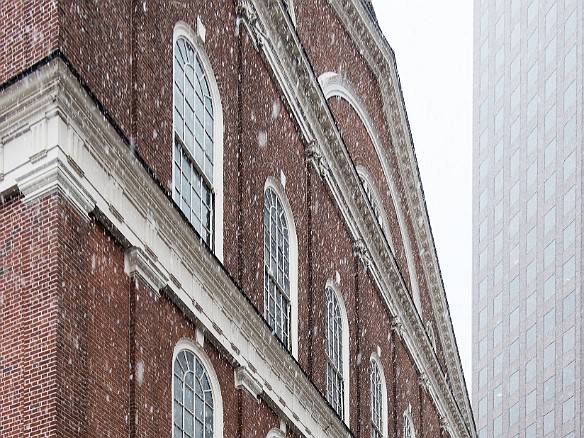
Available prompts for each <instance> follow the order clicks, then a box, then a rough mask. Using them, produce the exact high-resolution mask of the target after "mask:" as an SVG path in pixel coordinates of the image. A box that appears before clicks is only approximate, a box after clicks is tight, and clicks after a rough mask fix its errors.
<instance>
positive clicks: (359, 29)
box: [329, 0, 475, 434]
mask: <svg viewBox="0 0 584 438" xmlns="http://www.w3.org/2000/svg"><path fill="white" fill-rule="evenodd" d="M329 3H330V4H331V5H332V7H333V8H334V9H335V12H336V13H337V15H338V16H339V18H340V20H341V22H342V23H343V25H344V26H345V28H346V29H347V32H348V33H349V35H351V37H352V38H353V40H354V41H356V43H357V45H358V47H359V49H360V53H361V54H362V55H363V57H364V58H365V59H366V61H367V62H368V64H369V67H370V68H371V70H372V71H373V73H374V74H375V76H376V78H377V80H378V84H379V86H380V89H381V93H382V96H383V102H384V110H385V115H386V119H387V125H388V126H389V128H390V130H391V136H392V139H393V145H394V147H395V149H396V152H397V157H398V163H399V168H400V174H401V176H402V179H403V180H404V182H405V185H406V189H405V191H406V193H407V197H406V200H407V203H408V209H409V211H410V212H412V213H413V215H414V220H413V223H414V231H415V235H416V240H417V242H418V247H419V248H421V249H422V256H423V257H422V260H423V266H424V275H425V276H426V280H427V283H428V284H429V286H430V292H431V293H430V297H431V300H432V307H433V309H434V315H435V318H436V320H437V324H438V325H439V328H440V329H439V330H438V332H439V336H440V338H441V344H442V347H443V350H444V352H445V357H446V362H447V369H448V371H449V374H450V376H451V385H452V390H453V392H454V395H455V397H456V400H457V405H458V406H459V407H460V408H461V410H462V413H463V415H464V417H465V422H466V424H467V428H468V430H469V432H470V433H471V434H474V433H475V431H474V421H473V418H472V410H471V407H470V400H469V398H468V392H467V390H466V384H465V382H464V374H463V371H462V366H461V363H460V358H459V355H458V349H457V347H456V340H455V336H454V329H453V327H452V322H451V319H450V314H449V311H448V304H447V301H446V293H445V291H444V285H443V283H442V277H441V274H440V268H439V264H438V257H437V254H436V250H435V247H434V240H433V237H432V232H431V229H430V221H429V217H428V213H427V209H426V204H425V200H424V195H423V192H422V188H421V181H420V175H419V169H418V166H417V161H416V157H415V152H414V147H413V143H412V138H411V133H410V129H409V122H408V119H407V115H406V109H405V104H404V101H403V97H402V93H401V88H400V85H399V76H398V72H397V68H396V63H395V56H394V54H393V51H392V50H391V49H390V47H389V45H388V44H387V41H385V39H384V37H383V35H382V34H381V31H380V30H379V28H378V27H377V25H376V24H375V23H373V21H372V20H371V19H370V17H369V15H368V14H367V12H366V11H365V10H364V9H363V7H362V5H361V4H360V2H359V1H358V0H329ZM453 376H456V379H453V378H452V377H453ZM453 429H454V430H456V428H453Z"/></svg>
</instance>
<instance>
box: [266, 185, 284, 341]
mask: <svg viewBox="0 0 584 438" xmlns="http://www.w3.org/2000/svg"><path fill="white" fill-rule="evenodd" d="M264 308H265V315H266V319H267V321H268V324H269V325H270V327H271V328H272V330H274V333H275V334H276V336H277V337H278V339H280V340H281V341H282V343H283V344H284V345H285V346H286V348H287V349H288V350H290V349H291V342H290V318H291V314H290V313H291V312H290V310H291V309H290V242H289V235H288V224H287V221H286V215H285V213H284V207H283V206H282V202H281V201H280V199H279V198H278V196H277V195H276V192H275V191H274V190H273V189H272V188H271V187H268V188H267V189H266V190H265V192H264Z"/></svg>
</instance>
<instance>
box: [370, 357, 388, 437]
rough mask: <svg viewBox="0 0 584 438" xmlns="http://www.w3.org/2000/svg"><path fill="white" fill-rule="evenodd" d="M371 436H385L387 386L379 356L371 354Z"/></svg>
mask: <svg viewBox="0 0 584 438" xmlns="http://www.w3.org/2000/svg"><path fill="white" fill-rule="evenodd" d="M369 382H370V400H371V403H370V408H371V409H370V410H371V438H386V437H387V436H388V429H387V428H388V425H387V387H386V386H385V374H384V372H383V367H382V365H381V361H380V359H379V356H378V355H377V354H376V353H373V354H371V358H370V359H369Z"/></svg>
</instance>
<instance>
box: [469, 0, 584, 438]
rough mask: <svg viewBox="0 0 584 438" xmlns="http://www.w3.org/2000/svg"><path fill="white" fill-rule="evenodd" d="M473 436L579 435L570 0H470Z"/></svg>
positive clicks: (574, 45) (577, 138)
mask: <svg viewBox="0 0 584 438" xmlns="http://www.w3.org/2000/svg"><path fill="white" fill-rule="evenodd" d="M474 8H475V11H474V15H475V18H474V120H473V124H474V125H473V128H474V133H473V142H474V151H473V155H474V159H473V161H474V163H473V171H474V187H473V210H474V211H473V344H474V347H475V348H474V351H473V379H472V380H473V383H472V398H473V407H474V413H475V418H476V424H477V430H479V438H484V437H505V438H507V437H509V438H513V437H559V438H567V437H570V438H572V437H582V436H584V429H583V425H582V421H581V416H580V412H581V411H582V409H581V403H582V397H581V395H580V393H581V385H580V382H581V377H582V361H581V358H582V354H581V352H582V341H581V339H582V330H583V325H582V324H581V320H582V318H581V317H582V298H581V294H580V290H581V279H582V275H581V273H582V251H583V246H582V232H581V230H582V225H583V224H582V202H581V199H582V196H581V194H582V166H581V161H582V118H583V112H582V110H583V99H582V96H583V93H582V85H583V74H584V66H583V62H582V61H583V59H584V54H583V52H582V49H583V40H582V39H583V37H584V35H583V13H584V2H583V1H582V0H557V1H553V0H549V1H544V0H475V2H474Z"/></svg>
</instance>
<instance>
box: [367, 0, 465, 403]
mask: <svg viewBox="0 0 584 438" xmlns="http://www.w3.org/2000/svg"><path fill="white" fill-rule="evenodd" d="M472 4H473V2H472V1H470V0H444V1H440V2H435V1H428V0H373V5H374V7H375V11H376V13H377V18H378V20H379V24H380V26H381V29H382V30H383V33H384V34H385V36H386V38H387V41H388V42H389V44H390V45H391V47H392V48H393V50H394V52H395V54H396V58H397V67H398V71H399V75H400V80H401V84H402V88H403V92H404V98H405V102H406V109H407V112H408V118H409V120H410V125H411V129H412V136H413V139H414V146H415V149H416V156H417V158H418V165H419V167H420V173H421V175H422V184H423V187H424V192H425V196H426V203H427V205H428V211H429V214H430V223H431V225H432V232H433V234H434V240H435V243H436V248H437V251H438V259H439V261H440V268H441V270H442V277H443V279H444V285H445V288H446V294H447V296H448V302H449V305H450V314H451V316H452V320H453V324H454V329H455V332H456V338H457V341H458V348H459V351H460V356H461V359H462V364H463V367H464V371H465V377H466V382H467V384H468V385H469V392H470V384H471V371H472V350H471V347H472V339H471V335H472V325H471V322H472V321H471V315H472V300H471V280H472V276H471V275H472V272H471V268H472V265H471V258H472V252H471V250H472V247H471V244H472V210H471V209H472V204H471V200H472Z"/></svg>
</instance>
